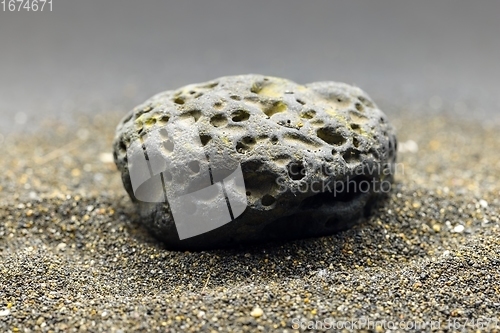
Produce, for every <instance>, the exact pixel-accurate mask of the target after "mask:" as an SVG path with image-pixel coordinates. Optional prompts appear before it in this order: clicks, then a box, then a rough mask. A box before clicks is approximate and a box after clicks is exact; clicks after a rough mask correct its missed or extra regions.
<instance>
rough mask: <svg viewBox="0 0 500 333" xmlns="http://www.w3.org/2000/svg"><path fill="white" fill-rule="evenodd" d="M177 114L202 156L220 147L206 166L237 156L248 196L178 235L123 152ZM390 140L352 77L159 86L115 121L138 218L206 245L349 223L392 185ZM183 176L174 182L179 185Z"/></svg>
mask: <svg viewBox="0 0 500 333" xmlns="http://www.w3.org/2000/svg"><path fill="white" fill-rule="evenodd" d="M180 122H187V123H186V124H188V125H189V126H195V127H196V128H197V131H198V132H199V135H200V139H201V144H202V146H203V149H204V151H205V152H206V156H207V157H209V156H211V157H212V156H224V158H220V159H217V158H213V159H208V160H207V161H205V162H202V163H207V164H208V165H209V167H210V168H211V170H214V169H217V167H218V165H217V164H220V165H223V164H224V163H225V161H228V160H232V161H236V162H239V163H240V165H241V170H242V173H243V178H244V183H245V184H244V185H245V189H246V190H245V192H244V195H245V196H246V198H245V201H246V205H247V207H246V209H245V210H244V211H243V213H242V214H241V215H239V216H237V217H236V218H235V219H234V220H233V221H231V222H229V223H227V224H225V225H223V226H221V227H219V228H216V229H214V230H211V231H208V232H206V233H203V234H200V235H197V236H194V237H190V238H185V239H182V240H181V239H179V234H178V232H177V229H176V225H175V223H174V219H173V216H172V212H171V210H170V207H169V203H168V202H143V201H141V200H138V199H137V198H136V196H135V195H134V191H133V186H132V183H131V179H130V174H129V172H130V170H129V164H128V160H127V151H129V152H130V147H131V145H132V143H133V142H137V140H144V138H145V137H147V136H148V133H152V132H153V131H155V130H156V131H157V130H158V129H159V128H161V127H162V126H167V125H168V124H173V125H175V124H177V123H180ZM177 135H179V134H177ZM174 139H175V138H174ZM141 142H143V141H141ZM396 146H397V142H396V137H395V134H394V130H393V128H392V127H391V125H390V124H389V123H388V121H387V118H386V116H385V115H384V113H383V112H382V111H380V110H379V109H378V108H377V106H376V105H375V104H374V102H373V101H372V100H371V99H370V97H369V96H368V95H367V94H366V93H364V92H363V91H362V90H361V89H359V88H357V87H354V86H350V85H347V84H344V83H337V82H315V83H311V84H306V85H299V84H296V83H294V82H292V81H289V80H286V79H281V78H275V77H269V76H262V75H239V76H228V77H221V78H219V79H216V80H213V81H210V82H206V83H201V84H192V85H188V86H185V87H182V88H180V89H178V90H172V91H166V92H162V93H159V94H157V95H155V96H153V97H152V98H150V99H149V100H147V101H146V102H144V103H143V104H141V105H139V106H138V107H136V108H135V109H134V110H132V111H131V112H130V113H129V114H128V115H126V116H125V117H124V118H123V120H122V121H121V122H120V124H119V125H118V127H117V131H116V137H115V141H114V157H115V163H116V165H117V167H118V169H119V170H120V172H121V174H122V180H123V184H124V187H125V189H126V190H127V192H128V194H129V195H130V197H131V198H132V201H133V202H134V204H135V205H137V208H138V211H139V214H140V217H141V223H143V224H144V225H145V226H146V227H147V228H148V229H149V230H150V231H151V232H152V233H153V234H154V235H155V236H156V237H158V238H159V239H161V240H163V241H164V242H165V243H166V244H167V246H168V247H170V248H182V249H205V248H213V247H223V246H227V245H232V244H240V243H244V242H260V241H268V240H276V239H289V238H301V237H311V236H320V235H328V234H332V233H333V232H336V231H339V230H342V229H346V228H348V227H350V226H351V225H353V224H354V223H356V222H357V221H358V220H359V219H360V217H362V216H363V215H364V214H365V213H366V212H367V209H368V208H369V207H370V205H371V203H372V202H373V201H374V199H376V198H378V197H380V194H381V193H384V192H386V191H388V187H389V188H390V183H391V182H392V179H393V169H394V165H395V160H396V150H397V147H396ZM142 148H144V145H142ZM170 148H172V147H170ZM183 158H184V157H183V156H181V155H179V156H176V159H177V162H179V163H178V164H177V165H179V167H182V165H185V166H189V163H190V162H192V160H190V158H191V159H192V156H191V157H185V160H183ZM150 159H151V157H150ZM199 169H200V167H199V165H197V166H195V169H194V170H192V171H193V177H196V171H199ZM163 180H164V181H166V180H165V179H163ZM384 185H385V187H384ZM186 186H188V185H187V184H183V183H182V182H179V183H178V184H176V186H175V188H176V189H181V190H185V191H184V193H187V192H189V190H188V189H185V188H184V187H186ZM209 204H210V203H209Z"/></svg>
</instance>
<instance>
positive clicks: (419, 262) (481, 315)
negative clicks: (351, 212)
mask: <svg viewBox="0 0 500 333" xmlns="http://www.w3.org/2000/svg"><path fill="white" fill-rule="evenodd" d="M119 116H120V115H118V114H116V113H109V114H101V115H98V116H96V117H93V118H91V117H86V116H81V117H80V118H79V119H78V123H79V126H78V127H75V126H68V125H64V124H60V123H57V122H52V123H48V124H46V125H44V127H42V128H43V129H42V130H37V131H36V132H35V133H29V134H26V133H25V134H12V135H9V136H3V137H0V140H1V141H3V142H0V154H1V156H2V158H1V160H0V167H1V170H2V176H1V178H0V331H1V332H4V331H5V332H31V331H46V332H49V331H50V332H73V331H82V332H83V331H91V332H137V331H144V332H145V331H153V332H199V331H204V332H205V331H206V332H211V331H213V332H215V331H217V332H220V331H222V332H227V331H228V332H255V331H262V332H269V331H277V332H294V331H303V330H305V329H307V328H309V329H316V330H319V331H321V330H325V328H328V327H331V326H333V328H335V330H337V328H339V329H342V328H345V330H346V331H358V330H360V329H363V330H368V331H377V332H382V331H385V330H387V329H393V331H412V330H415V328H417V329H419V328H422V329H423V330H425V331H430V330H435V331H446V330H454V331H460V330H462V329H464V330H472V331H473V330H476V329H485V328H488V330H489V329H492V328H496V329H497V330H498V329H499V328H500V323H499V321H500V315H499V313H500V311H499V310H500V287H499V284H498V281H499V278H500V271H499V269H498V266H499V263H500V246H499V245H500V238H499V234H500V227H499V218H498V215H499V214H498V213H499V208H500V201H499V199H498V198H499V194H500V183H499V182H498V176H499V175H500V159H499V156H500V155H499V152H498V149H499V147H500V138H499V137H498V135H497V133H498V126H496V125H490V126H487V125H482V124H480V123H479V122H474V121H465V120H460V119H454V118H453V117H450V116H446V115H443V114H441V115H435V116H432V117H429V118H425V119H424V118H423V117H421V116H418V115H417V114H411V113H406V114H401V115H392V116H391V119H392V121H393V123H394V125H395V126H396V128H397V131H398V138H399V142H400V147H401V152H400V153H399V163H400V165H399V167H400V169H399V172H398V174H397V175H396V183H395V184H394V188H393V191H392V192H391V194H390V196H389V197H388V199H387V200H386V201H385V202H383V203H380V204H379V205H378V206H377V207H375V209H374V210H373V212H372V215H371V216H370V217H369V218H367V219H365V220H364V221H362V223H361V224H360V225H358V226H356V227H355V228H353V229H350V230H347V231H345V232H342V233H339V234H336V235H333V236H329V237H322V238H316V239H306V240H298V241H293V242H282V243H274V244H264V245H257V246H253V247H244V248H238V249H226V250H215V251H204V252H175V251H167V250H166V249H164V247H163V246H162V244H161V243H160V242H158V241H156V240H155V239H154V238H152V237H151V236H150V235H149V234H148V233H147V232H146V231H145V230H144V229H143V228H142V227H141V226H140V225H139V224H138V223H137V220H138V217H137V215H135V214H134V211H133V208H132V206H131V202H130V199H129V198H128V197H127V195H126V193H125V191H124V189H123V187H122V184H121V179H120V175H119V174H118V172H117V171H116V168H115V166H114V164H113V162H112V156H111V151H110V149H111V148H110V147H111V142H112V139H113V135H114V126H115V124H117V122H118V119H119ZM417 325H420V326H417Z"/></svg>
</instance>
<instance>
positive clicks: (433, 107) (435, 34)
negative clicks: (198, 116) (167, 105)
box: [0, 0, 500, 132]
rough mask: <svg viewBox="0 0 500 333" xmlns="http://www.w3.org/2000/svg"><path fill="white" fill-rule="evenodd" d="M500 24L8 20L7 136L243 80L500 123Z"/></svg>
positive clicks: (278, 16)
mask: <svg viewBox="0 0 500 333" xmlns="http://www.w3.org/2000/svg"><path fill="white" fill-rule="evenodd" d="M499 16H500V1H495V0H492V1H452V0H448V1H437V2H435V1H404V2H403V1H400V0H384V1H368V0H367V1H352V0H349V1H326V0H324V1H304V0H299V1H292V0H283V1H278V0H274V1H269V0H252V1H235V0H219V1H201V0H200V1H186V0H183V1H176V2H174V1H160V0H147V1H139V0H135V1H131V0H120V1H118V0H116V1H97V0H96V1H76V0H64V1H62V0H53V11H52V12H48V11H45V12H24V11H22V12H2V11H0V54H1V58H0V115H1V117H2V118H1V120H0V131H1V132H6V131H10V130H14V131H16V130H21V129H23V128H26V127H32V126H33V125H34V124H36V123H37V122H38V121H39V120H41V119H42V118H45V117H58V118H61V119H63V120H68V121H69V120H71V118H72V117H73V115H74V113H75V112H77V113H78V112H85V113H97V112H105V111H116V110H123V111H124V112H125V111H126V110H128V109H131V108H132V107H134V106H135V105H136V104H137V103H139V102H142V101H143V100H145V99H146V98H148V97H150V96H151V95H153V94H155V93H157V92H160V91H163V90H167V89H173V88H177V87H179V86H181V85H184V84H188V83H195V82H202V81H205V80H210V79H212V78H215V77H218V76H223V75H231V74H244V73H261V74H266V75H274V76H281V77H286V78H289V79H292V80H294V81H297V82H299V83H307V82H311V81H317V80H334V81H344V82H347V83H352V84H356V85H358V86H360V87H361V88H362V89H364V90H365V91H367V92H368V93H369V94H370V95H371V96H372V97H373V98H374V99H375V100H376V102H377V103H378V104H379V105H381V106H384V107H387V108H389V109H391V108H392V111H390V112H397V110H398V109H413V110H417V111H418V110H419V111H418V112H425V111H426V110H430V111H431V112H440V111H442V110H445V112H447V113H451V114H461V115H466V116H470V115H477V116H480V117H486V118H491V117H493V116H495V117H496V115H497V114H499V112H498V110H499V109H500V97H499V95H500V94H499V92H500V80H499V78H500V66H498V61H499V59H500V20H499V19H498V17H499ZM417 111H415V112H417ZM114 125H115V124H112V126H114Z"/></svg>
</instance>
